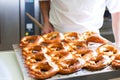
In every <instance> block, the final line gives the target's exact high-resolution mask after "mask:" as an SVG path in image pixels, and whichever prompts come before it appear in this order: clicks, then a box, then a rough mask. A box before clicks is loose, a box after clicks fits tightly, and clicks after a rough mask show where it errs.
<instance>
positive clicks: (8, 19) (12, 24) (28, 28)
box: [0, 0, 41, 50]
mask: <svg viewBox="0 0 120 80" xmlns="http://www.w3.org/2000/svg"><path fill="white" fill-rule="evenodd" d="M26 12H28V13H30V14H31V15H32V16H33V17H35V18H36V19H37V20H38V21H40V20H41V19H40V17H39V15H40V10H39V0H0V50H11V49H12V44H18V43H19V41H20V39H21V38H22V37H23V36H26V35H36V34H40V29H39V28H38V27H37V26H36V25H35V24H34V23H33V22H32V21H31V20H30V19H29V18H28V17H27V16H26V15H25V13H26ZM40 22H41V21H40Z"/></svg>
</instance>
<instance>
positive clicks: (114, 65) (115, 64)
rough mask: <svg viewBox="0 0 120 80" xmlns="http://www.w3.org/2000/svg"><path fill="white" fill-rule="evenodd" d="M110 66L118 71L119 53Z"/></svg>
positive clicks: (119, 64)
mask: <svg viewBox="0 0 120 80" xmlns="http://www.w3.org/2000/svg"><path fill="white" fill-rule="evenodd" d="M111 65H112V67H113V68H115V69H120V53H118V54H116V55H115V57H114V59H113V61H112V63H111Z"/></svg>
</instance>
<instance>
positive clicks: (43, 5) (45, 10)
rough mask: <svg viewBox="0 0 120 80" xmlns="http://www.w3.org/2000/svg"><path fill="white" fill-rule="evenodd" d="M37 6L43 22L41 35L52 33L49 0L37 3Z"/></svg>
mask: <svg viewBox="0 0 120 80" xmlns="http://www.w3.org/2000/svg"><path fill="white" fill-rule="evenodd" d="M39 4H40V9H41V13H42V17H43V22H44V24H43V30H42V33H43V34H45V33H49V32H52V31H54V29H53V27H52V25H51V24H50V22H49V11H50V0H45V1H39Z"/></svg>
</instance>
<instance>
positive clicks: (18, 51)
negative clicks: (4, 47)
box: [13, 44, 116, 80]
mask: <svg viewBox="0 0 120 80" xmlns="http://www.w3.org/2000/svg"><path fill="white" fill-rule="evenodd" d="M93 47H94V46H93ZM93 47H92V48H93ZM13 49H14V51H15V54H16V57H17V60H18V63H19V65H20V68H21V70H22V73H23V77H24V80H35V79H34V78H32V77H30V76H29V74H28V72H27V68H25V66H24V59H23V58H22V55H21V53H22V52H21V49H20V48H19V46H18V44H14V45H13ZM113 71H116V70H114V69H113V68H112V67H111V66H107V67H106V68H104V69H102V70H98V71H88V70H86V69H81V70H79V71H78V72H75V73H72V74H68V75H61V74H57V75H55V76H53V77H51V78H48V79H46V80H63V79H68V78H73V77H82V76H88V75H94V74H100V73H106V72H113Z"/></svg>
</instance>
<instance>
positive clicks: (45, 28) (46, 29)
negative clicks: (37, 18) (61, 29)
mask: <svg viewBox="0 0 120 80" xmlns="http://www.w3.org/2000/svg"><path fill="white" fill-rule="evenodd" d="M53 31H54V28H53V26H52V24H44V26H43V30H42V34H47V33H50V32H53Z"/></svg>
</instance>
